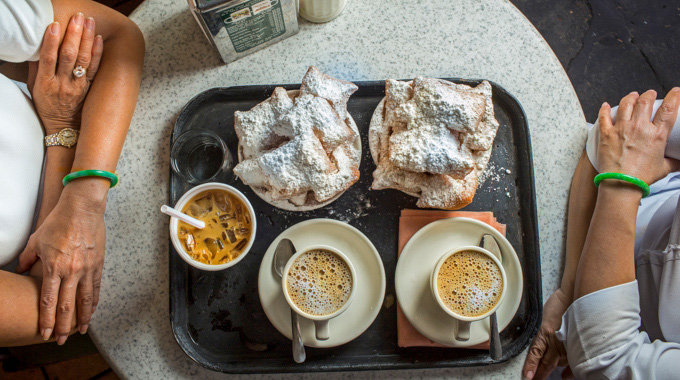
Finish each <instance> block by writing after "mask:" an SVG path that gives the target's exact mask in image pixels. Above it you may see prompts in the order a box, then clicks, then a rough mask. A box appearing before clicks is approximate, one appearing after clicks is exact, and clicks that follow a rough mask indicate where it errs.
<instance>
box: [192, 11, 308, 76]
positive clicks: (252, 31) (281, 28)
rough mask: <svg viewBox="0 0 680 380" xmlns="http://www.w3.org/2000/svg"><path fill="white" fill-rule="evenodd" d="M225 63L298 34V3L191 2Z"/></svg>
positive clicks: (209, 38)
mask: <svg viewBox="0 0 680 380" xmlns="http://www.w3.org/2000/svg"><path fill="white" fill-rule="evenodd" d="M187 1H188V3H189V8H190V9H191V13H192V14H193V15H194V18H196V21H197V22H198V25H199V26H200V27H201V30H203V33H204V34H205V36H206V38H208V40H209V41H210V43H211V45H212V46H213V47H214V48H215V49H217V51H218V53H219V54H220V56H221V57H222V60H223V61H224V63H229V62H233V61H235V60H237V59H239V58H241V57H244V56H246V55H248V54H251V53H253V52H256V51H258V50H260V49H262V48H265V47H267V46H269V45H272V44H274V43H276V42H279V41H281V40H283V39H285V38H288V37H290V36H293V35H295V34H297V32H298V31H299V30H300V29H299V27H298V22H297V8H296V4H295V3H296V1H295V0H187Z"/></svg>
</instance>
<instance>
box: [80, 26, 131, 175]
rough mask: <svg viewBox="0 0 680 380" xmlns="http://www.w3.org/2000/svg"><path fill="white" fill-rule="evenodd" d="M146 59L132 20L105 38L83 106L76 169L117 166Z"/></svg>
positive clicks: (113, 168)
mask: <svg viewBox="0 0 680 380" xmlns="http://www.w3.org/2000/svg"><path fill="white" fill-rule="evenodd" d="M143 59H144V40H143V38H142V36H141V33H140V32H139V29H137V27H136V26H135V25H134V24H132V22H130V23H126V24H125V25H122V26H121V27H120V29H119V30H118V31H117V32H116V33H115V34H114V35H113V36H111V37H109V38H105V39H104V55H103V57H102V62H101V65H100V68H99V72H98V73H97V76H96V77H95V79H94V82H93V83H92V87H91V88H90V91H89V93H88V95H87V98H86V100H85V104H84V106H83V116H82V124H81V131H80V139H79V141H78V145H77V148H76V157H75V161H74V163H73V170H74V171H75V170H83V169H101V170H108V171H114V170H115V169H116V165H117V163H118V158H119V156H120V152H121V150H122V148H123V142H124V141H125V136H126V135H127V131H128V128H129V126H130V121H131V120H132V114H133V112H134V109H135V105H136V103H137V94H138V92H139V82H140V80H141V75H142V63H143Z"/></svg>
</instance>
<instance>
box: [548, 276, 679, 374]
mask: <svg viewBox="0 0 680 380" xmlns="http://www.w3.org/2000/svg"><path fill="white" fill-rule="evenodd" d="M639 327H640V298H639V293H638V286H637V281H633V282H629V283H627V284H622V285H618V286H614V287H611V288H607V289H602V290H600V291H597V292H594V293H591V294H588V295H585V296H583V297H581V298H579V299H577V300H576V301H574V303H573V304H572V305H571V306H570V307H569V308H568V309H567V312H566V313H564V315H563V316H562V328H561V329H560V330H559V331H558V332H557V337H558V338H559V339H560V340H562V341H563V342H564V346H565V348H566V350H567V358H568V359H569V365H570V366H571V369H572V371H573V372H574V375H576V377H577V378H582V379H677V378H678V374H679V373H680V344H677V343H668V342H662V341H659V340H655V341H654V342H650V341H649V337H648V336H647V333H645V332H640V331H639V330H638V329H639Z"/></svg>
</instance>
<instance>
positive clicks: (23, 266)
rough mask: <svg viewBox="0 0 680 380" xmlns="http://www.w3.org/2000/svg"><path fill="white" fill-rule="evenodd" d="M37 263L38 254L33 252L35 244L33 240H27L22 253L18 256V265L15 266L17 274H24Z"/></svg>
mask: <svg viewBox="0 0 680 380" xmlns="http://www.w3.org/2000/svg"><path fill="white" fill-rule="evenodd" d="M36 261H38V253H37V252H36V250H35V243H34V240H33V239H28V244H26V248H24V251H23V252H21V254H19V265H18V266H17V270H16V271H17V273H24V272H26V271H27V270H29V269H31V267H32V266H33V264H35V262H36Z"/></svg>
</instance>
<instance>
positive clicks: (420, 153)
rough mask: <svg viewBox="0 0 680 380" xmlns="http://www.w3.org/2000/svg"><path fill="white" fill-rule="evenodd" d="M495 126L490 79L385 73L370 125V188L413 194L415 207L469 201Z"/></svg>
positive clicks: (454, 206)
mask: <svg viewBox="0 0 680 380" xmlns="http://www.w3.org/2000/svg"><path fill="white" fill-rule="evenodd" d="M497 130H498V122H497V121H496V119H495V118H494V111H493V103H492V101H491V85H490V84H489V83H488V82H486V81H484V82H482V83H481V84H479V85H478V86H477V87H474V88H473V87H470V86H467V85H463V84H456V83H451V82H448V81H445V80H442V79H433V78H422V77H417V78H415V79H414V80H412V81H409V82H402V81H397V80H393V79H388V80H387V81H386V82H385V98H384V99H383V100H382V101H381V102H380V104H378V107H377V108H376V110H375V112H374V113H373V117H372V119H371V124H370V127H369V144H370V148H371V155H372V156H373V161H374V162H375V164H376V166H377V168H376V170H375V171H374V172H373V185H372V187H371V188H372V189H374V190H381V189H388V188H392V189H397V190H401V191H403V192H405V193H407V194H410V195H412V196H414V197H418V198H419V199H418V203H417V205H418V207H431V208H442V209H448V210H455V209H459V208H461V207H464V206H466V205H468V204H469V203H470V202H472V199H473V198H474V196H475V192H476V190H477V185H478V182H479V175H481V174H482V173H483V172H484V170H485V168H486V165H487V163H488V161H489V158H490V157H491V148H492V145H493V140H494V138H495V136H496V131H497Z"/></svg>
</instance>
